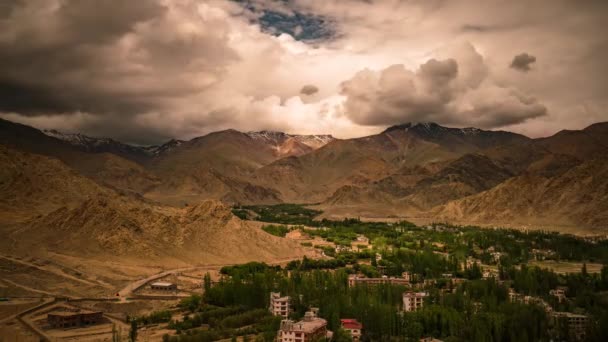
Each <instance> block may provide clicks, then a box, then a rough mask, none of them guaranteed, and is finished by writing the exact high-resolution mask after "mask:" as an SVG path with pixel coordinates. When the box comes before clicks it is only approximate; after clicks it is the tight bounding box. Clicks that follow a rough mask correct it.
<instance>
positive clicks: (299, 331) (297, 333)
mask: <svg viewBox="0 0 608 342" xmlns="http://www.w3.org/2000/svg"><path fill="white" fill-rule="evenodd" d="M327 335H328V331H327V321H326V320H324V319H323V318H319V317H317V315H316V314H315V313H314V312H312V311H308V312H306V314H304V319H303V320H301V321H299V322H294V321H292V320H290V319H284V320H282V321H281V328H280V329H279V332H278V334H277V342H309V341H318V340H320V339H322V338H325V337H327Z"/></svg>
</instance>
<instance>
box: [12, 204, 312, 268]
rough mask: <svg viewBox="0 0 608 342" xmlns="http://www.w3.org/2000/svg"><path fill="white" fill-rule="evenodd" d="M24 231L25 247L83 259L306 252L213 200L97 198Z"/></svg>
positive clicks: (244, 257)
mask: <svg viewBox="0 0 608 342" xmlns="http://www.w3.org/2000/svg"><path fill="white" fill-rule="evenodd" d="M24 226H25V228H22V229H20V230H18V231H16V232H15V233H14V234H12V238H13V239H15V240H16V241H19V246H20V248H23V247H24V246H29V245H39V246H44V248H45V249H47V250H48V251H56V252H60V253H63V254H73V255H78V256H80V257H91V258H100V257H108V258H129V259H131V260H140V261H143V260H148V261H151V260H153V261H156V262H161V263H162V262H165V261H166V260H180V261H182V262H186V263H199V262H204V263H233V262H242V261H250V260H262V261H270V260H273V259H279V258H292V257H293V258H295V257H298V256H301V255H303V253H304V252H303V250H302V249H301V248H300V246H298V245H297V243H295V242H293V241H290V240H289V241H288V240H285V239H281V238H277V237H275V236H272V235H270V234H267V233H265V232H264V231H262V230H261V229H259V227H256V226H255V225H253V224H251V223H247V222H244V221H241V220H240V219H238V218H236V217H234V216H233V215H232V213H231V212H230V209H229V208H227V207H225V206H224V205H223V204H221V203H220V202H218V201H213V200H209V201H205V202H202V203H200V204H198V205H195V206H191V207H187V208H181V209H176V208H167V207H158V206H154V205H147V204H143V203H137V202H133V201H129V200H126V199H125V198H106V197H95V198H91V199H89V200H87V201H85V202H83V203H82V204H81V205H79V206H77V207H75V208H72V209H68V208H60V209H58V210H56V211H54V212H52V213H50V214H48V215H46V216H44V217H40V218H36V219H34V220H32V221H30V222H28V223H27V225H24ZM42 242H44V243H42Z"/></svg>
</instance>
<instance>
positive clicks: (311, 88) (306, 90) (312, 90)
mask: <svg viewBox="0 0 608 342" xmlns="http://www.w3.org/2000/svg"><path fill="white" fill-rule="evenodd" d="M318 92H319V88H317V86H315V85H312V84H307V85H305V86H303V87H302V89H300V94H304V95H308V96H310V95H313V94H316V93H318Z"/></svg>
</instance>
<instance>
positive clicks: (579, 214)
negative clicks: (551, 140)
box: [436, 157, 608, 230]
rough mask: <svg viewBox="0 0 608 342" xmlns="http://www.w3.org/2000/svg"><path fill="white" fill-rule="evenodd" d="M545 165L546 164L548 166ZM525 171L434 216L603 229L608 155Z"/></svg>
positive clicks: (607, 209) (606, 223)
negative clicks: (554, 170)
mask: <svg viewBox="0 0 608 342" xmlns="http://www.w3.org/2000/svg"><path fill="white" fill-rule="evenodd" d="M549 167H550V166H549ZM548 174H549V175H547V173H543V172H527V173H525V174H523V175H520V176H517V177H514V178H511V179H509V180H507V181H506V182H504V183H502V184H500V185H498V186H496V187H494V188H492V189H490V190H487V191H485V192H482V193H479V194H476V195H473V196H470V197H466V198H463V199H460V200H456V201H453V202H450V203H448V204H447V205H445V206H443V207H441V208H439V210H438V211H437V213H436V215H437V216H436V217H437V218H440V219H446V220H459V221H466V222H478V223H480V222H483V223H497V224H500V223H503V224H504V223H506V222H509V223H511V224H558V225H576V224H581V225H584V226H587V227H591V228H593V229H598V230H600V229H605V228H608V159H607V158H605V157H604V158H598V159H592V160H588V161H585V162H583V163H582V164H580V165H577V166H575V167H573V168H571V169H570V170H567V171H565V172H563V173H561V174H558V175H553V176H552V175H551V173H548Z"/></svg>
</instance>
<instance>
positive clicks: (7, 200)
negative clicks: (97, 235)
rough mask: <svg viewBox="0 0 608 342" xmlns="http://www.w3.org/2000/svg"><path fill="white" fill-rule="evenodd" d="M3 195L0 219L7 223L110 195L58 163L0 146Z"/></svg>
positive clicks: (0, 199)
mask: <svg viewBox="0 0 608 342" xmlns="http://www.w3.org/2000/svg"><path fill="white" fill-rule="evenodd" d="M0 193H1V194H2V196H0V212H1V213H0V217H1V218H2V219H1V221H2V222H5V223H6V222H13V221H20V220H24V219H27V218H28V217H32V216H36V215H41V214H46V213H48V212H50V211H52V210H55V209H57V208H58V207H60V206H74V205H76V204H77V203H79V202H81V201H83V200H85V199H86V198H88V197H89V196H91V195H95V196H97V195H107V194H109V193H110V191H108V190H106V189H104V188H103V187H101V186H99V185H98V184H96V183H95V182H93V181H92V180H90V179H88V178H86V177H83V176H81V175H79V174H78V173H77V172H76V171H74V170H72V169H70V168H69V167H68V166H67V165H65V164H64V163H63V162H61V161H59V160H57V159H54V158H49V157H45V156H40V155H35V154H29V153H23V152H19V151H16V150H13V149H10V148H6V147H4V146H2V145H0Z"/></svg>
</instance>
